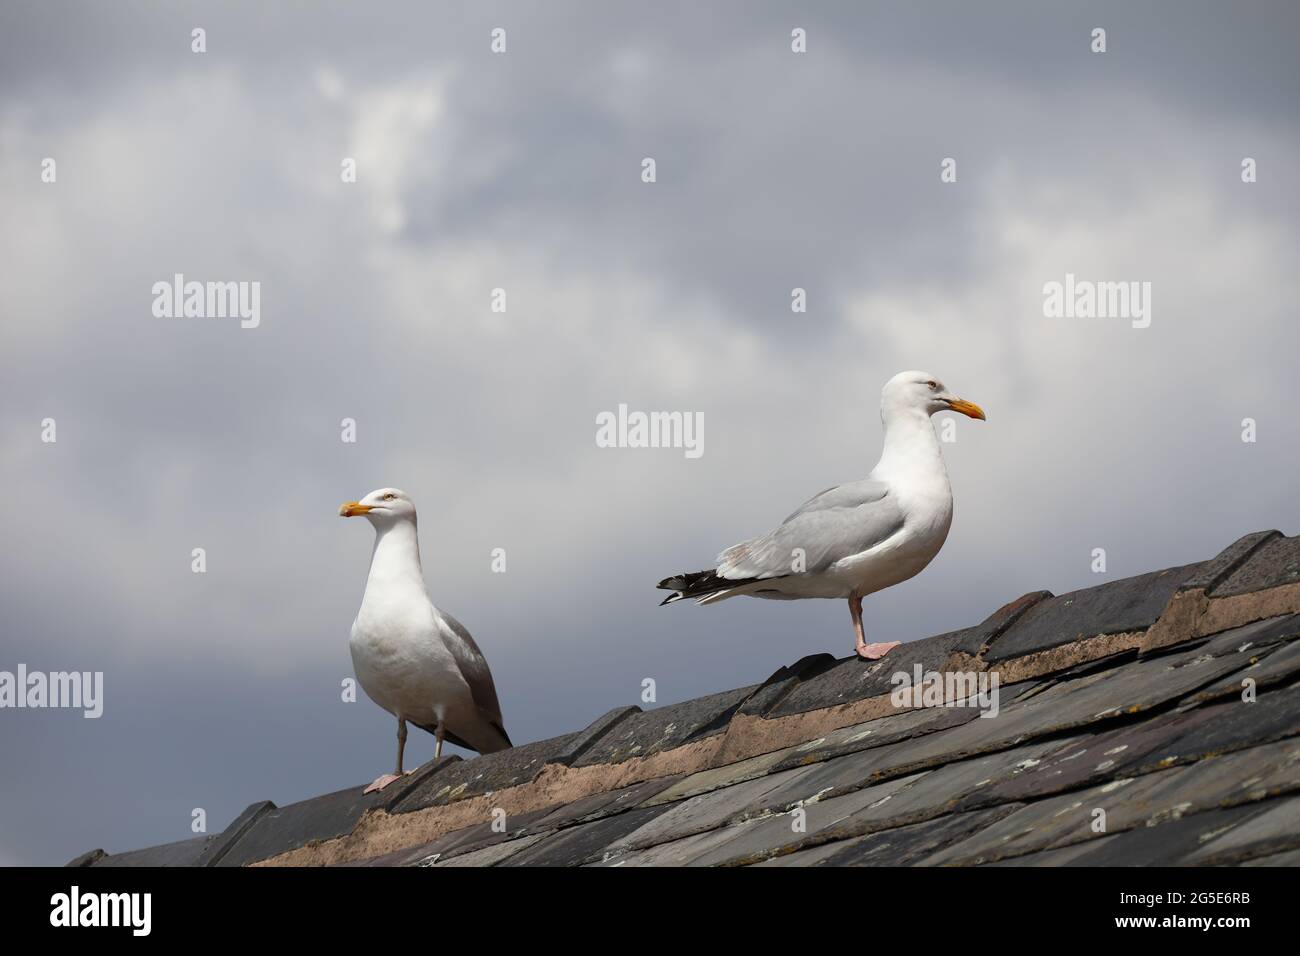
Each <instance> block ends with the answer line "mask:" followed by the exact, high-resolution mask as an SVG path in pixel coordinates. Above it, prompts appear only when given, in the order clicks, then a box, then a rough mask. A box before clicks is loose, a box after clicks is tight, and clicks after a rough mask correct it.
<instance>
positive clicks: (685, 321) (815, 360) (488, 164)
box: [0, 2, 1300, 864]
mask: <svg viewBox="0 0 1300 956" xmlns="http://www.w3.org/2000/svg"><path fill="white" fill-rule="evenodd" d="M1048 6H1049V5H1044V4H1040V3H1034V2H1024V3H1002V4H979V5H976V4H970V3H956V2H954V3H877V4H863V3H842V4H837V3H817V4H809V5H807V9H803V10H800V9H798V8H797V7H795V6H794V5H791V4H788V3H771V4H757V3H745V4H740V3H732V4H722V3H715V4H710V5H709V8H710V9H709V10H708V11H706V10H704V9H703V8H702V6H701V5H700V4H695V3H680V4H674V3H667V4H653V5H649V6H647V5H645V4H641V3H606V4H594V3H586V4H578V3H573V4H565V3H547V4H544V5H543V4H532V3H513V4H504V5H493V4H484V3H459V4H430V3H423V2H420V3H416V2H412V3H409V4H399V3H378V4H355V3H352V4H343V3H338V4H333V3H305V2H302V3H278V4H254V3H230V4H221V5H220V6H218V5H215V4H212V5H205V4H186V3H162V2H150V3H113V4H103V3H80V4H43V3H8V4H5V5H4V7H3V8H2V10H0V209H2V210H3V214H2V215H0V308H2V309H3V323H2V324H0V336H3V338H2V339H0V344H2V346H3V347H2V348H0V486H2V487H3V488H4V493H5V498H6V501H5V509H4V512H5V515H4V518H5V520H4V526H5V530H4V535H3V538H2V539H0V541H2V544H0V601H2V602H3V609H4V612H3V614H4V616H3V628H2V630H0V670H10V671H12V670H15V669H16V668H17V666H18V664H20V663H22V664H26V665H27V667H28V668H29V669H33V670H45V671H52V670H72V669H75V670H82V671H103V672H104V675H105V678H104V679H105V701H104V715H103V717H102V718H100V719H98V720H88V719H83V718H82V717H81V715H80V713H79V712H74V711H66V710H62V711H60V710H44V711H40V710H22V711H15V710H3V711H0V767H3V772H2V773H0V863H40V864H61V863H63V862H65V861H66V860H68V859H70V858H71V857H73V856H75V855H77V854H79V853H81V852H83V851H85V850H89V849H91V848H94V847H103V848H105V849H107V850H109V851H121V850H127V849H131V848H134V847H137V846H142V845H146V844H152V843H159V842H166V841H171V840H177V839H184V838H187V837H189V836H190V835H191V833H190V819H191V811H192V810H193V809H194V808H203V809H204V810H205V811H206V813H207V816H208V824H209V830H210V831H214V832H215V831H216V830H219V829H221V828H222V827H224V826H225V825H226V824H227V823H228V822H229V821H230V820H231V819H232V818H233V817H234V816H235V815H237V814H238V813H239V812H240V811H241V810H242V809H243V808H244V807H245V806H246V805H247V804H249V803H251V802H253V801H256V800H261V799H271V800H274V801H276V802H277V803H280V804H284V803H288V802H291V801H294V800H298V799H302V798H305V797H308V796H312V795H315V794H319V793H322V792H325V791H329V790H334V789H338V788H340V787H344V786H348V785H353V784H356V785H361V784H363V783H364V782H366V781H368V780H370V779H371V778H373V777H375V776H376V775H377V774H379V773H381V772H384V771H386V770H388V769H389V768H390V767H391V762H392V758H393V726H392V718H391V717H389V715H387V714H386V713H384V712H383V711H381V710H380V709H379V708H378V707H377V706H375V705H374V704H373V703H371V702H370V701H369V700H368V699H366V698H365V697H364V696H363V697H362V698H361V699H360V700H358V701H357V702H356V703H344V702H342V701H341V700H340V682H341V681H342V680H343V679H344V678H347V677H349V676H351V660H350V657H349V654H348V632H349V628H350V626H351V622H352V618H353V616H354V615H355V613H356V608H357V605H358V604H359V601H360V598H361V593H362V589H363V586H364V581H365V574H366V568H367V564H368V561H369V557H370V548H371V539H372V532H371V529H370V528H369V526H368V525H367V524H366V523H365V522H361V521H342V520H340V519H339V518H338V517H337V514H336V512H337V508H338V505H339V504H340V503H341V502H343V501H346V500H349V499H353V498H357V497H360V496H361V495H363V494H365V493H366V492H367V491H370V490H371V489H373V488H376V487H381V486H385V485H395V486H398V487H401V488H403V489H405V490H406V491H407V492H409V493H410V494H411V496H412V497H413V498H414V500H415V501H416V503H417V505H418V507H419V513H420V533H421V546H422V552H423V557H424V567H425V572H426V576H427V578H428V581H429V586H430V591H431V594H432V596H433V598H434V600H435V601H436V602H437V603H438V604H439V605H440V606H442V607H444V608H446V609H447V610H449V611H450V612H451V613H453V614H454V615H456V616H457V617H458V618H460V620H461V621H463V622H464V623H465V624H466V625H467V626H468V627H469V628H470V630H471V631H472V632H473V633H474V635H475V636H476V638H477V639H478V642H479V644H480V645H481V646H482V648H483V650H484V652H485V654H486V656H487V658H488V661H489V662H490V664H491V666H492V670H493V672H494V674H495V676H496V682H497V687H498V689H499V692H500V696H501V701H502V706H503V710H504V713H505V720H506V726H507V728H508V729H509V731H510V734H511V736H512V737H513V738H514V740H515V742H516V743H524V742H527V741H531V740H537V739H540V738H543V737H549V736H553V735H556V734H560V733H564V732H567V731H571V730H575V729H578V728H581V727H583V726H585V725H586V724H587V723H589V722H590V721H591V720H592V719H594V718H595V717H596V716H598V715H600V714H601V713H603V712H604V711H605V710H607V709H609V708H610V707H614V706H618V705H623V704H633V703H639V692H640V686H641V681H642V680H643V679H644V678H646V677H651V678H654V679H655V681H656V683H657V688H658V699H659V702H660V703H661V704H662V703H669V702H673V701H677V700H682V699H685V698H689V697H694V696H699V695H702V694H706V693H711V692H715V691H719V690H724V689H728V688H732V687H738V686H742V685H745V684H750V683H754V682H758V681H761V680H763V679H764V678H766V677H767V676H768V675H769V674H770V673H771V672H772V671H773V670H775V669H776V668H778V667H780V666H782V665H784V664H788V663H790V662H792V661H794V660H796V659H798V658H799V657H801V656H803V655H805V654H809V653H816V652H822V651H827V652H830V653H833V654H835V655H837V656H844V655H846V654H848V653H849V652H850V650H851V646H852V630H851V626H850V622H849V616H848V613H847V609H846V607H845V606H844V603H843V602H840V601H806V602H789V603H786V602H770V601H756V600H745V599H740V600H735V601H728V602H724V603H722V604H720V605H717V606H714V607H709V608H698V607H694V606H691V605H687V604H682V605H676V606H673V607H669V608H660V607H657V604H658V601H659V598H660V597H661V594H660V593H658V592H656V591H655V590H654V587H653V586H654V584H655V582H656V581H658V580H659V579H660V578H661V577H663V576H665V575H667V574H669V573H672V572H677V571H682V570H695V569H698V568H703V567H706V566H710V562H711V561H712V559H713V557H714V556H715V555H716V553H717V552H718V551H719V550H720V549H721V548H723V547H725V546H727V545H730V544H733V543H735V542H736V541H738V540H741V539H743V538H746V537H749V536H751V535H754V534H757V533H761V532H764V531H766V530H768V529H769V528H770V527H771V526H772V525H773V524H775V523H776V522H778V521H779V520H780V519H781V518H782V517H783V516H784V515H786V514H787V513H789V512H790V511H791V510H793V508H794V507H795V506H796V505H797V504H798V503H799V502H801V501H803V500H804V499H806V498H807V497H809V496H810V495H812V494H814V493H816V492H817V491H819V490H821V489H822V488H824V487H826V486H828V485H830V484H833V483H836V482H839V481H846V480H851V479H854V478H859V477H862V476H863V475H865V474H866V472H867V471H868V470H869V469H870V468H871V466H872V465H873V464H874V463H875V460H876V457H877V455H878V452H879V442H880V434H881V429H880V421H879V390H880V387H881V385H882V384H883V383H884V382H885V381H886V380H887V379H888V378H889V377H890V376H891V375H893V374H894V373H895V372H897V371H900V370H902V369H908V368H919V369H923V370H926V371H929V372H933V373H934V374H936V375H938V376H940V377H941V378H942V379H943V380H944V381H945V382H946V383H947V385H948V386H949V387H950V388H951V389H952V390H953V391H955V392H957V393H958V394H960V395H962V396H963V397H965V398H968V399H970V400H972V401H975V402H978V403H979V404H980V405H982V406H983V407H984V408H985V410H986V411H987V413H988V421H987V423H983V422H976V421H970V420H967V419H960V420H959V421H957V423H956V426H955V429H956V431H955V436H956V441H955V442H953V443H951V444H946V445H945V446H944V451H945V456H946V459H947V463H948V469H949V472H950V475H951V479H952V485H953V491H954V497H955V517H954V522H953V527H952V532H951V534H950V536H949V539H948V543H947V545H946V546H945V548H944V550H943V552H942V553H941V554H940V555H939V557H938V558H937V559H936V560H935V561H934V563H933V564H932V565H931V566H930V567H929V568H928V569H927V570H926V571H925V572H923V573H922V574H921V575H920V576H918V577H917V578H915V579H913V580H912V581H909V582H907V583H906V584H903V585H901V586H899V587H896V588H894V589H891V590H890V591H888V592H886V593H882V594H879V595H875V596H873V597H871V598H869V599H868V600H867V602H866V605H865V619H866V625H867V631H868V634H869V638H870V639H872V640H878V641H882V640H893V639H897V640H912V639H916V638H921V637H925V636H927V635H930V634H935V633H939V632H942V631H946V630H950V629H954V628H958V627H962V626H966V625H969V624H973V623H976V622H978V621H979V620H981V619H983V618H984V617H985V616H986V615H987V614H988V613H989V612H990V611H992V610H993V609H995V608H996V607H998V606H999V605H1001V604H1002V603H1004V602H1006V601H1008V600H1011V599H1013V598H1015V597H1017V596H1019V595H1020V594H1022V593H1024V592H1026V591H1031V590H1036V589H1039V588H1046V589H1050V590H1052V591H1055V592H1057V593H1061V592H1064V591H1069V590H1072V589H1075V588H1080V587H1089V586H1092V585H1095V584H1098V583H1101V582H1102V581H1103V580H1108V579H1114V578H1117V577H1123V576H1127V575H1130V574H1136V573H1140V572H1143V571H1147V570H1152V569H1155V568H1160V567H1168V566H1171V565H1177V564H1183V563H1186V562H1189V561H1194V560H1199V559H1203V558H1207V557H1210V556H1212V555H1213V554H1215V553H1216V552H1217V551H1219V550H1220V549H1221V548H1222V547H1224V546H1225V545H1227V544H1228V543H1230V542H1231V541H1233V540H1234V539H1236V538H1237V537H1239V536H1240V535H1242V534H1244V533H1246V532H1249V531H1253V530H1258V529H1262V528H1274V527H1276V528H1279V529H1281V530H1283V531H1285V532H1287V533H1292V534H1293V533H1295V532H1296V531H1297V530H1298V526H1300V522H1298V521H1297V520H1296V517H1295V513H1296V503H1295V501H1296V498H1295V487H1296V478H1295V475H1296V467H1297V463H1298V461H1297V458H1298V455H1297V448H1300V423H1298V422H1297V419H1296V415H1295V408H1296V394H1295V390H1296V371H1295V370H1296V355H1297V347H1298V346H1300V331H1298V330H1300V323H1298V322H1297V318H1298V316H1297V314H1296V295H1295V291H1294V282H1295V269H1296V263H1297V261H1300V188H1298V187H1297V177H1300V160H1298V159H1297V157H1300V137H1298V136H1297V107H1296V102H1295V91H1296V89H1300V76H1297V74H1298V73H1300V67H1298V66H1297V59H1296V57H1295V55H1294V53H1295V44H1296V40H1297V34H1298V33H1300V30H1298V27H1300V15H1298V14H1297V12H1296V9H1295V7H1294V5H1290V4H1285V3H1280V2H1279V3H1244V4H1231V5H1229V4H1218V3H1187V2H1178V3H1175V2H1165V3H1143V4H1138V5H1132V4H1129V3H1116V4H1107V5H1101V6H1096V5H1094V8H1093V9H1091V10H1088V11H1086V12H1085V11H1082V10H1079V9H1075V7H1076V6H1077V5H1070V8H1068V9H1067V8H1066V6H1065V5H1050V6H1051V9H1047V7H1048ZM195 27H202V28H204V29H205V30H206V44H207V52H205V53H201V54H200V53H194V52H192V51H191V43H192V40H191V31H192V29H194V28H195ZM496 27H501V28H503V29H505V31H506V44H507V45H506V52H505V53H501V54H494V53H493V52H492V51H491V49H490V42H491V36H490V34H491V31H492V30H493V28H496ZM796 27H800V28H803V29H805V30H806V31H807V52H806V53H803V54H796V53H793V52H792V51H791V48H790V45H791V31H792V30H793V29H795V28H796ZM1095 27H1103V28H1105V29H1106V31H1107V32H1106V45H1107V51H1106V52H1105V53H1093V52H1091V50H1090V45H1091V43H1092V40H1091V31H1092V30H1093V28H1095ZM646 157H652V158H654V159H655V161H656V173H657V181H656V182H654V183H645V182H643V181H642V177H641V173H642V160H643V159H644V158H646ZM945 157H952V158H954V159H955V160H956V163H957V181H956V182H955V183H943V182H941V181H940V163H941V161H942V160H943V159H944V158H945ZM1245 157H1251V158H1254V159H1255V160H1256V162H1257V170H1258V181H1257V182H1255V183H1251V184H1247V183H1243V182H1242V176H1241V171H1242V160H1243V158H1245ZM46 158H53V159H54V160H55V162H56V164H57V165H56V171H57V180H56V182H54V183H46V182H42V161H43V160H44V159H46ZM345 158H353V159H355V160H356V164H357V182H355V183H344V182H342V180H341V175H340V170H341V163H342V162H343V161H344V159H345ZM175 273H183V274H184V275H185V276H186V278H187V279H194V280H199V281H209V280H214V281H215V280H223V281H224V280H230V281H243V282H253V281H256V282H260V284H261V322H260V325H259V326H258V327H257V328H249V329H245V328H241V327H240V323H239V320H238V319H219V318H218V319H199V318H188V319H187V318H159V317H156V316H155V315H154V314H153V311H152V305H153V293H152V291H151V290H152V286H153V284H154V283H155V282H158V281H169V280H170V279H171V277H172V276H173V275H174V274H175ZM1067 273H1073V274H1075V275H1076V276H1078V277H1079V278H1081V279H1093V280H1106V281H1126V282H1127V281H1138V282H1150V283H1151V289H1152V293H1151V315H1150V318H1151V322H1150V326H1149V327H1147V328H1134V327H1133V324H1132V323H1131V322H1130V321H1128V320H1127V319H1124V318H1092V319H1084V318H1070V319H1066V318H1047V317H1045V316H1044V310H1043V298H1044V297H1043V286H1044V283H1047V282H1052V281H1063V280H1064V277H1065V275H1066V274H1067ZM795 287H800V288H804V289H806V290H807V301H808V310H807V312H806V313H802V314H799V313H793V312H792V311H791V308H790V296H791V290H792V289H793V288H795ZM494 288H503V289H505V290H506V293H507V311H506V312H505V313H493V312H492V311H491V309H490V304H491V294H492V290H493V289H494ZM620 403H625V404H627V405H628V406H629V407H630V408H632V409H639V410H646V411H650V410H676V411H683V412H692V413H693V412H700V413H703V416H704V420H705V430H704V454H703V455H702V457H700V458H698V459H691V458H688V457H687V456H686V455H684V454H683V453H682V451H681V450H680V449H618V448H615V449H607V448H598V447H597V445H596V442H595V431H596V428H595V418H596V415H597V414H599V413H600V412H602V411H612V410H616V409H617V407H618V405H619V404H620ZM47 418H52V419H54V420H55V422H56V427H57V433H56V434H57V441H56V442H54V443H48V442H43V441H42V440H41V437H42V424H41V423H42V421H43V420H45V419H47ZM344 418H353V419H355V420H356V422H357V441H356V442H355V443H352V444H349V443H344V442H343V441H341V440H340V430H341V429H340V422H341V420H342V419H344ZM1245 418H1253V419H1255V420H1256V422H1257V429H1258V431H1257V437H1258V440H1257V441H1256V442H1253V443H1247V442H1243V441H1242V421H1243V419H1245ZM194 548H203V549H205V551H206V555H207V571H206V573H203V574H195V573H193V572H192V570H191V560H192V559H191V552H192V550H193V549H194ZM494 548H504V549H505V552H506V555H507V571H506V573H504V574H496V573H493V572H492V569H491V553H492V550H493V549H494ZM1094 548H1105V550H1106V554H1107V570H1106V573H1105V574H1104V575H1099V574H1096V573H1094V572H1093V571H1092V570H1091V564H1092V551H1093V549H1094ZM432 751H433V740H432V738H431V737H428V736H427V735H424V734H418V735H413V736H412V738H411V743H410V745H409V746H408V766H414V765H415V764H416V763H418V762H423V761H424V760H426V759H428V758H429V757H430V756H431V755H432Z"/></svg>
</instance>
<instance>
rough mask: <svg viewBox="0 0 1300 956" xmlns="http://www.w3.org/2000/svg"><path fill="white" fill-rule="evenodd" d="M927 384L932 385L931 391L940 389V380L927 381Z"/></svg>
mask: <svg viewBox="0 0 1300 956" xmlns="http://www.w3.org/2000/svg"><path fill="white" fill-rule="evenodd" d="M925 384H926V385H928V386H929V387H930V391H932V392H937V391H939V383H938V382H926V383H925Z"/></svg>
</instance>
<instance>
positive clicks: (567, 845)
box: [500, 804, 671, 866]
mask: <svg viewBox="0 0 1300 956" xmlns="http://www.w3.org/2000/svg"><path fill="white" fill-rule="evenodd" d="M670 806H671V804H663V805H662V806H657V807H642V808H640V809H636V810H629V811H627V812H626V813H619V814H616V815H614V816H612V817H605V818H604V819H601V820H596V821H594V822H592V823H581V824H579V825H577V826H574V827H567V828H566V829H563V830H560V831H558V832H556V833H555V834H553V835H551V836H548V837H544V838H543V839H542V840H541V841H540V842H539V843H537V844H535V845H534V846H531V847H529V848H528V849H527V850H524V851H523V852H521V853H516V854H515V855H514V856H512V857H510V858H509V859H508V860H505V861H503V862H502V863H501V864H500V865H501V866H582V865H583V864H585V863H594V862H598V861H599V860H600V859H601V858H602V857H603V856H604V853H605V848H606V847H608V846H609V845H610V844H611V843H613V842H614V841H616V840H618V839H619V838H620V837H622V836H625V835H626V834H628V833H631V832H632V831H633V830H635V829H637V828H638V827H640V826H642V825H644V824H646V823H649V822H650V821H651V820H653V819H654V818H655V817H657V816H659V815H660V814H662V813H665V812H666V811H667V810H668V808H669V807H670Z"/></svg>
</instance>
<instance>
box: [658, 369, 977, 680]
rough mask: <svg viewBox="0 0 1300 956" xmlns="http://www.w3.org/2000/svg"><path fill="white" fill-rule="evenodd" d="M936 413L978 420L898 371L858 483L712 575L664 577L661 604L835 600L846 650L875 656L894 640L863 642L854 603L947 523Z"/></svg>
mask: <svg viewBox="0 0 1300 956" xmlns="http://www.w3.org/2000/svg"><path fill="white" fill-rule="evenodd" d="M942 411H953V412H958V413H960V414H962V415H967V416H969V417H971V418H977V419H979V420H980V421H983V420H984V412H983V410H982V409H981V408H980V407H979V406H978V405H975V404H974V403H972V402H968V401H966V400H964V399H961V398H958V397H957V396H956V395H954V394H952V392H950V391H948V389H947V388H945V387H944V385H943V383H942V382H940V381H939V380H938V379H937V378H935V377H934V376H933V375H930V374H929V373H927V372H899V373H898V374H897V375H895V376H894V377H893V378H891V379H890V380H889V381H888V382H886V383H885V387H884V389H883V390H882V391H881V395H880V417H881V420H882V421H883V422H884V425H885V447H884V451H883V452H882V453H881V455H880V461H879V462H877V464H876V467H875V468H873V469H871V473H870V474H869V475H867V477H866V478H863V479H862V480H860V481H852V482H849V483H848V484H844V485H836V486H834V487H832V488H827V489H826V490H825V491H823V492H822V493H821V494H819V495H816V496H814V497H813V498H811V499H809V500H808V501H806V502H804V503H803V505H801V506H800V507H799V509H798V510H797V511H795V512H794V514H792V515H790V516H789V517H788V518H786V519H785V521H784V522H782V523H781V525H780V526H779V527H778V528H776V530H774V531H771V532H769V533H767V534H765V535H762V536H760V537H757V538H753V539H751V540H749V541H744V542H742V543H740V544H737V545H734V546H733V547H730V548H728V549H727V550H725V551H723V552H722V554H720V555H718V566H717V567H716V568H713V569H710V570H707V571H694V572H685V573H682V574H675V575H673V576H672V577H669V578H664V580H662V581H660V582H659V584H658V587H660V588H662V589H665V590H669V591H672V592H673V593H672V594H670V595H669V596H668V597H666V598H665V599H664V600H663V602H662V603H663V604H671V603H673V602H674V601H680V600H683V599H684V598H695V601H696V603H697V604H712V603H714V602H715V601H721V600H724V599H726V598H729V597H735V596H737V595H741V594H748V595H751V596H752V597H760V598H774V599H777V600H796V599H799V598H840V599H843V600H847V601H848V602H849V614H850V616H851V617H852V618H853V632H854V637H855V643H854V651H855V652H856V653H857V654H858V656H859V657H863V658H866V659H868V660H876V659H879V658H881V657H884V656H885V655H886V654H888V653H889V651H890V650H892V649H893V648H895V647H897V646H898V643H899V642H898V641H891V642H888V643H882V644H868V643H867V642H866V635H865V632H864V631H863V628H862V599H863V598H864V597H866V596H867V595H868V594H873V593H875V592H876V591H881V590H884V589H885V588H888V587H892V586H893V585H895V584H899V583H900V582H902V581H906V580H907V579H908V578H911V577H913V576H915V575H916V574H918V573H920V571H921V569H923V568H924V567H925V566H926V565H927V564H929V563H930V561H931V560H932V559H933V558H934V556H935V555H936V554H938V553H939V549H940V548H942V547H943V543H944V541H945V540H946V539H947V537H948V528H949V527H950V526H951V524H952V488H951V486H950V485H949V484H948V471H947V469H946V468H944V465H943V455H942V454H941V453H940V450H939V439H938V437H937V436H936V435H935V433H934V426H933V425H932V424H931V422H930V416H931V415H933V414H934V413H935V412H942Z"/></svg>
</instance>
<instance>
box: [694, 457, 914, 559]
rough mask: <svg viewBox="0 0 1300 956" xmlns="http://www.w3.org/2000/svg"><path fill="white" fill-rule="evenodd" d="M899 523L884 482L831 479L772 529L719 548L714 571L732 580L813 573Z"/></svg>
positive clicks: (888, 533)
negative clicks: (835, 482)
mask: <svg viewBox="0 0 1300 956" xmlns="http://www.w3.org/2000/svg"><path fill="white" fill-rule="evenodd" d="M902 527H903V511H902V509H901V508H900V507H899V505H898V502H897V501H896V500H895V498H894V497H893V496H892V495H891V494H890V493H889V486H888V485H887V484H885V483H884V482H882V481H875V480H873V479H870V478H865V479H863V480H862V481H853V482H849V483H848V484H844V485H836V486H835V487H833V488H827V489H826V490H825V491H823V492H822V493H821V494H819V495H816V496H814V497H813V498H810V499H809V500H808V501H806V502H804V504H803V505H802V506H801V507H800V508H799V510H798V511H796V512H795V513H794V514H792V515H790V517H788V518H786V519H785V521H784V522H783V523H782V524H781V526H780V527H779V528H777V529H776V530H775V531H772V532H770V533H768V534H765V535H763V536H762V537H759V538H754V539H752V540H750V541H745V542H742V543H741V544H738V545H735V546H733V547H730V548H728V549H727V550H726V551H723V552H722V554H720V555H719V556H718V570H717V575H718V577H720V578H727V579H730V580H735V579H741V578H775V577H783V576H785V575H788V574H795V573H806V574H817V573H820V572H822V571H825V570H826V569H827V568H829V567H830V566H831V565H832V564H834V563H835V562H836V561H840V560H842V559H844V558H847V557H850V556H852V555H855V554H860V553H862V552H863V551H866V550H867V549H868V548H871V547H874V546H875V545H877V544H879V543H880V542H882V541H884V540H886V539H887V538H889V537H890V536H891V535H893V534H895V533H896V532H897V531H898V530H899V529H900V528H902ZM796 568H798V569H799V570H796Z"/></svg>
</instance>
